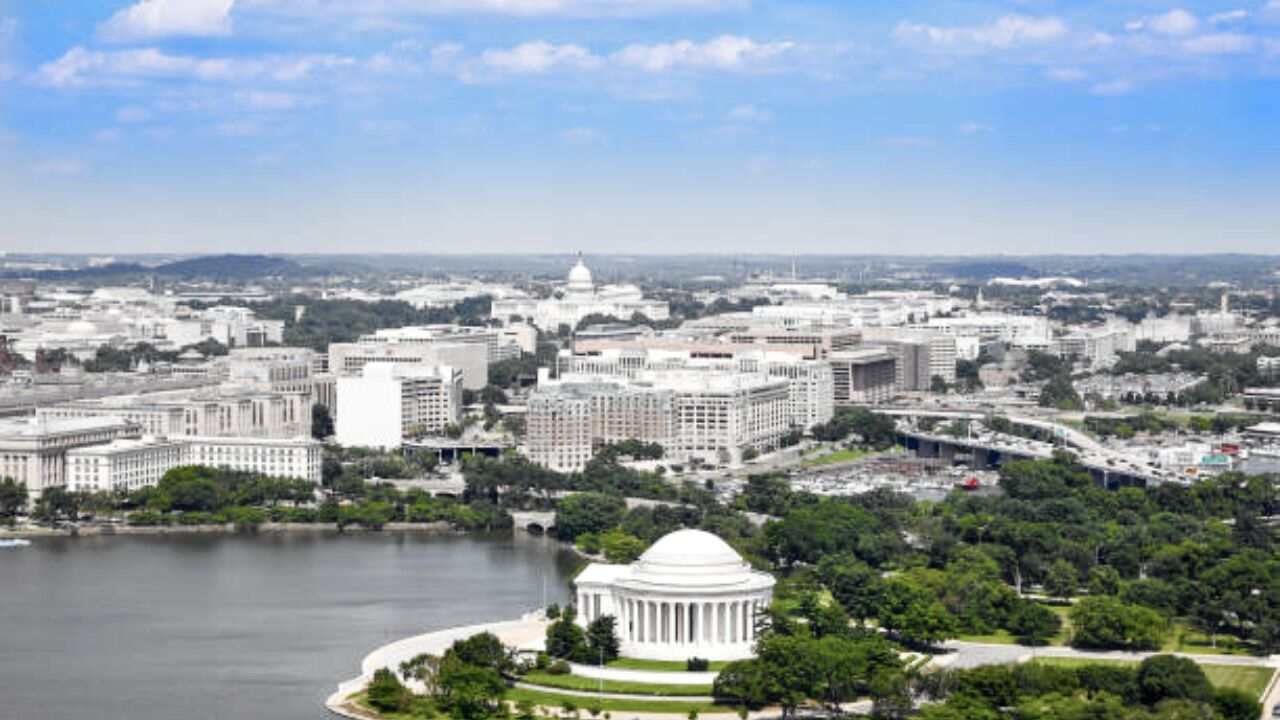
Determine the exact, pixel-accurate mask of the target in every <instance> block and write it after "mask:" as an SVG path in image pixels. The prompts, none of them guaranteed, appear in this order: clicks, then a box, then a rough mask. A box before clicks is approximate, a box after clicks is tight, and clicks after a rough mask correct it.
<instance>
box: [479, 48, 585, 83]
mask: <svg viewBox="0 0 1280 720" xmlns="http://www.w3.org/2000/svg"><path fill="white" fill-rule="evenodd" d="M480 62H481V63H482V64H483V65H485V66H486V67H488V68H491V69H493V70H496V71H499V72H504V73H512V74H517V75H529V74H538V73H544V72H547V71H548V70H552V69H558V68H567V69H572V70H590V69H593V68H596V67H599V66H600V64H601V60H600V58H598V57H596V56H595V55H593V54H592V53H591V51H590V50H587V49H586V48H584V47H581V46H579V45H553V44H551V43H549V42H545V41H541V40H539V41H536V42H527V43H523V44H521V45H517V46H515V47H513V48H510V49H506V50H486V51H485V52H484V54H482V55H481V56H480Z"/></svg>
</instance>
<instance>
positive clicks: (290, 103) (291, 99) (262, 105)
mask: <svg viewBox="0 0 1280 720" xmlns="http://www.w3.org/2000/svg"><path fill="white" fill-rule="evenodd" d="M235 98H236V101H237V102H239V103H240V104H242V105H245V106H246V107H249V108H252V109H254V110H292V109H293V108H296V107H298V106H299V105H301V104H302V99H301V98H299V97H298V96H297V95H294V94H293V93H285V92H269V91H266V90H246V91H243V92H238V93H236V95H235Z"/></svg>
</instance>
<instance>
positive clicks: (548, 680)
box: [523, 672, 711, 697]
mask: <svg viewBox="0 0 1280 720" xmlns="http://www.w3.org/2000/svg"><path fill="white" fill-rule="evenodd" d="M523 680H524V681H525V682H527V683H530V684H532V685H543V686H546V687H549V688H559V689H561V690H583V691H587V692H597V691H601V690H602V691H603V692H606V693H614V694H620V695H656V696H660V697H661V696H665V697H689V696H699V695H700V696H703V697H706V696H709V695H710V694H711V686H710V685H658V684H654V683H639V682H625V681H621V680H604V681H601V680H596V679H594V678H589V677H582V676H581V675H552V674H551V673H545V672H531V673H529V674H527V675H525V676H524V678H523Z"/></svg>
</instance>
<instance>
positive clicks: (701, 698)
mask: <svg viewBox="0 0 1280 720" xmlns="http://www.w3.org/2000/svg"><path fill="white" fill-rule="evenodd" d="M516 687H518V688H524V689H525V690H536V691H538V692H547V693H555V694H556V695H572V696H573V697H584V698H593V699H596V700H641V701H645V702H687V703H711V702H715V700H716V699H715V698H713V697H711V696H709V695H688V696H686V695H637V694H634V693H613V692H610V693H599V692H593V691H591V690H568V689H565V688H558V687H551V686H549V685H533V684H530V683H526V682H517V683H516Z"/></svg>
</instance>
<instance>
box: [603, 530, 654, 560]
mask: <svg viewBox="0 0 1280 720" xmlns="http://www.w3.org/2000/svg"><path fill="white" fill-rule="evenodd" d="M645 547H647V546H646V544H645V542H644V541H643V540H641V539H640V538H638V537H636V536H634V535H631V534H629V533H627V532H625V531H623V530H621V529H617V528H615V529H613V530H610V531H609V532H607V533H604V534H603V535H601V536H600V548H601V549H602V550H604V558H605V560H608V561H609V562H611V563H614V564H615V565H626V564H628V563H631V562H634V561H635V560H636V558H638V557H640V553H643V552H644V549H645Z"/></svg>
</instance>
